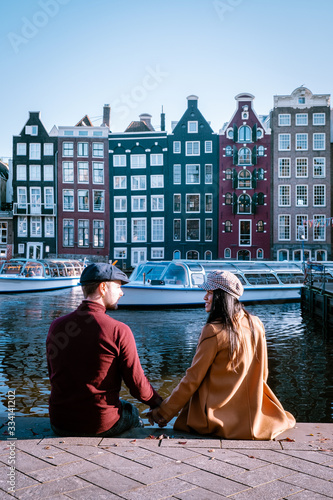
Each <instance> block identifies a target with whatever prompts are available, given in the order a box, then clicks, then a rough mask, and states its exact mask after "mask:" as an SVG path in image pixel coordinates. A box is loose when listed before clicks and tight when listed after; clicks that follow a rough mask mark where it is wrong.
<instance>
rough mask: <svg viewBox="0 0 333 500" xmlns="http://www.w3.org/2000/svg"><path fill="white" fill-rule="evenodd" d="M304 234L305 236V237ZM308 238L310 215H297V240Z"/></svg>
mask: <svg viewBox="0 0 333 500" xmlns="http://www.w3.org/2000/svg"><path fill="white" fill-rule="evenodd" d="M303 236H304V238H303ZM303 239H304V240H306V241H307V239H308V216H307V215H296V240H297V241H302V240H303Z"/></svg>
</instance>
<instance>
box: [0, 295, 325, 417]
mask: <svg viewBox="0 0 333 500" xmlns="http://www.w3.org/2000/svg"><path fill="white" fill-rule="evenodd" d="M203 294H204V293H203ZM81 299H82V292H81V288H80V287H76V288H72V289H69V290H58V291H53V292H42V293H30V294H12V295H9V294H8V295H0V397H1V402H0V416H5V414H6V407H5V402H6V398H5V395H6V393H7V391H8V390H14V389H15V391H16V415H17V416H19V415H21V416H23V415H25V416H47V415H48V397H49V391H50V385H49V380H48V374H47V366H46V358H45V340H46V336H47V332H48V328H49V325H50V323H51V321H52V320H53V319H55V318H57V317H58V316H60V315H63V314H66V313H68V312H70V311H72V310H73V309H74V308H76V307H77V306H78V304H79V303H80V302H81ZM247 308H248V310H249V311H250V312H251V313H253V314H256V315H257V316H259V317H260V319H261V320H262V322H263V323H264V325H265V328H266V336H267V343H268V354H269V379H268V383H269V385H270V386H271V388H272V389H273V391H274V392H275V393H276V395H277V396H278V398H279V399H280V401H281V402H282V404H283V406H284V408H285V409H287V410H288V411H290V412H291V413H293V414H294V415H295V417H296V419H297V420H298V421H299V422H333V383H332V375H333V332H331V334H330V332H327V331H325V330H324V328H323V325H322V324H320V323H314V321H313V320H311V319H310V318H308V317H306V315H303V314H302V311H301V307H300V304H298V303H285V304H257V305H251V306H248V307H247ZM108 314H112V315H113V316H114V317H115V318H116V319H118V320H120V321H123V322H125V323H127V324H128V325H129V326H130V327H131V329H132V331H133V333H134V336H135V339H136V343H137V348H138V352H139V356H140V359H141V363H142V366H143V368H144V371H145V373H146V375H147V377H148V378H149V380H150V381H151V383H152V384H153V385H154V387H155V388H156V389H157V391H158V392H159V393H160V394H161V396H163V397H166V396H167V395H169V394H170V392H171V391H172V389H173V388H174V387H175V386H176V385H177V383H178V381H179V380H180V379H181V377H182V375H183V374H184V373H185V371H186V369H187V367H188V366H189V365H190V363H191V360H192V358H193V355H194V352H195V349H196V345H197V340H198V337H199V334H200V331H201V328H202V326H203V324H204V323H205V321H206V313H205V311H204V309H203V308H202V309H201V308H199V309H173V310H162V311H160V310H159V311H144V310H139V311H136V310H135V311H133V310H132V311H130V310H121V309H118V310H117V311H112V312H111V311H110V312H109V313H108ZM122 396H123V397H125V398H127V399H128V400H130V401H132V402H133V401H134V400H133V398H132V397H131V396H130V395H129V394H128V393H127V391H126V389H123V391H122ZM136 404H137V406H138V407H139V410H140V412H141V413H142V415H143V417H144V421H145V423H147V419H146V416H145V413H146V411H147V407H146V406H145V405H142V404H140V403H138V402H136Z"/></svg>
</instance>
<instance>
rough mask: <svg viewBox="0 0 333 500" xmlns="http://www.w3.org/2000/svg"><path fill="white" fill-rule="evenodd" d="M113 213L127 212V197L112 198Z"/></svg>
mask: <svg viewBox="0 0 333 500" xmlns="http://www.w3.org/2000/svg"><path fill="white" fill-rule="evenodd" d="M113 211H114V212H127V196H114V197H113Z"/></svg>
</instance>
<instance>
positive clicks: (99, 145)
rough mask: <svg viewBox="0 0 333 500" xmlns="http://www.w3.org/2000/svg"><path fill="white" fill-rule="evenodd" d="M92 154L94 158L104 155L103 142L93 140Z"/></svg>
mask: <svg viewBox="0 0 333 500" xmlns="http://www.w3.org/2000/svg"><path fill="white" fill-rule="evenodd" d="M92 155H93V157H94V158H102V157H103V156H104V144H103V142H93V148H92Z"/></svg>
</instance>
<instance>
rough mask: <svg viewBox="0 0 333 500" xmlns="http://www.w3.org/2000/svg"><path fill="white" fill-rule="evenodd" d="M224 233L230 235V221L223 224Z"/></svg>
mask: <svg viewBox="0 0 333 500" xmlns="http://www.w3.org/2000/svg"><path fill="white" fill-rule="evenodd" d="M224 231H225V232H226V233H232V223H231V220H226V221H225V224H224Z"/></svg>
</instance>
